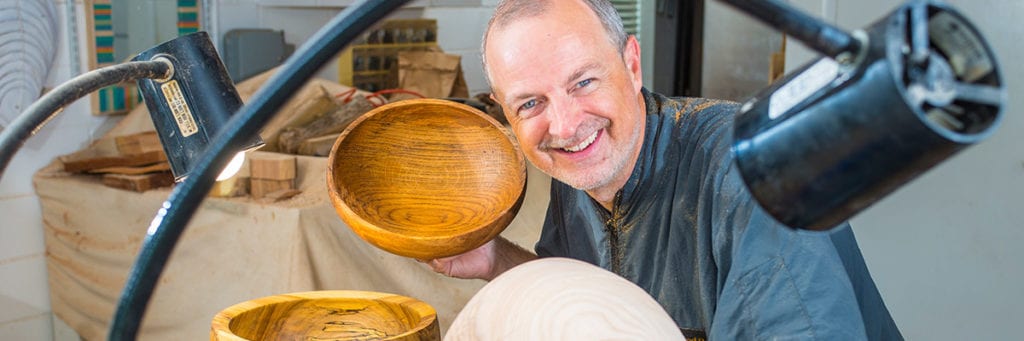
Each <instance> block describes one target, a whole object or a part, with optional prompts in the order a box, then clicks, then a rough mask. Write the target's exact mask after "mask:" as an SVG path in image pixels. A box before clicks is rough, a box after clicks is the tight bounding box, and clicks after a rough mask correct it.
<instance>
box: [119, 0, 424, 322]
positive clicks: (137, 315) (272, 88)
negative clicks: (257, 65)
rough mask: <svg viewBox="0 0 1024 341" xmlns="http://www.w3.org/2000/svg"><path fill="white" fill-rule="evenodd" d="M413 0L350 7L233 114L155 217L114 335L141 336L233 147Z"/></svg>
mask: <svg viewBox="0 0 1024 341" xmlns="http://www.w3.org/2000/svg"><path fill="white" fill-rule="evenodd" d="M408 1H409V0H363V1H360V2H359V3H357V4H354V5H352V6H349V7H347V8H346V9H345V10H344V11H342V12H341V13H339V14H338V15H337V16H335V17H334V19H332V20H331V21H330V22H328V23H327V25H325V26H324V27H323V28H322V29H320V31H318V32H317V33H316V34H314V35H313V37H311V38H310V39H309V41H308V42H306V43H305V44H303V45H302V47H301V48H300V49H299V50H298V51H296V53H295V54H294V55H292V57H290V58H288V60H287V61H285V63H284V65H283V66H281V69H280V71H279V72H278V73H277V74H275V75H274V76H273V77H271V78H270V79H269V80H268V81H267V84H265V85H264V86H263V87H261V88H260V90H259V91H257V92H256V93H255V94H254V95H253V96H252V100H251V101H250V103H249V104H247V105H245V106H243V107H242V109H240V110H239V112H238V113H236V114H235V115H233V116H232V118H231V120H230V121H228V122H227V124H226V125H225V126H224V128H223V129H224V130H223V131H222V132H221V133H220V134H219V135H218V136H217V137H216V138H214V139H213V141H212V142H211V143H210V145H209V146H208V147H207V151H206V152H205V153H204V154H203V156H202V157H201V158H200V159H199V161H198V162H197V164H196V167H195V168H194V169H193V172H194V173H193V174H194V176H189V177H188V178H187V179H186V180H185V181H184V182H182V183H181V184H179V185H178V186H176V187H175V188H174V191H173V192H171V195H170V197H168V199H167V201H165V202H164V203H163V206H162V207H161V208H160V210H159V212H158V213H157V215H156V217H154V218H153V221H152V223H151V224H150V226H149V230H148V232H147V235H146V238H145V240H143V243H142V249H141V250H139V255H138V258H136V260H135V264H134V265H133V266H132V270H131V272H130V273H129V275H128V280H127V282H126V283H125V286H124V290H123V291H122V293H121V299H120V301H119V302H118V305H117V311H116V312H115V313H114V320H113V323H112V324H111V327H110V334H109V337H108V339H110V340H133V339H135V337H136V334H137V333H138V329H139V325H140V323H141V321H142V317H143V314H144V313H145V310H146V305H147V304H148V303H149V298H150V296H151V295H152V294H153V289H154V287H155V286H156V283H157V280H158V279H159V277H160V273H161V272H162V271H163V268H164V265H165V264H166V263H167V259H168V257H169V256H170V254H171V251H172V250H173V249H174V245H175V243H177V241H178V238H179V237H180V236H181V233H182V232H184V229H185V225H186V224H187V223H188V221H189V220H190V219H191V217H192V215H193V214H194V213H195V211H196V209H197V208H198V207H199V204H200V203H202V201H203V199H205V197H206V193H208V192H209V191H210V188H211V187H213V182H214V177H216V176H217V173H218V172H219V170H220V169H222V168H223V167H224V166H225V165H226V164H227V163H228V160H229V159H230V158H231V157H232V156H233V155H232V154H233V153H231V152H228V150H229V149H230V147H231V146H237V145H240V144H242V143H244V142H245V141H246V140H249V139H250V138H252V136H254V135H256V134H258V132H259V130H260V129H261V128H262V127H263V126H264V125H265V124H266V123H267V121H269V120H270V118H271V117H273V114H274V113H276V112H277V110H278V109H280V107H281V106H282V105H284V103H285V102H287V101H288V99H290V98H291V97H292V95H293V94H294V92H295V90H296V89H299V88H300V87H301V86H302V85H303V84H305V83H306V81H307V80H309V78H311V77H312V76H313V74H314V73H315V72H316V71H317V70H318V69H320V67H322V66H323V65H325V64H326V63H327V62H328V61H330V60H332V58H333V56H334V55H335V54H336V53H337V52H338V51H340V50H341V49H342V48H343V47H345V46H346V45H348V43H350V42H351V41H353V40H355V38H356V37H357V36H358V35H359V34H361V33H362V32H363V31H365V30H366V29H368V28H369V27H370V26H371V25H373V24H374V23H376V22H377V21H379V20H380V19H382V18H384V16H386V15H387V14H388V13H391V12H392V11H393V10H395V9H397V8H399V7H401V6H402V5H404V4H405V3H407V2H408Z"/></svg>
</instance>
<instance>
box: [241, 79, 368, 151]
mask: <svg viewBox="0 0 1024 341" xmlns="http://www.w3.org/2000/svg"><path fill="white" fill-rule="evenodd" d="M339 93H340V92H339ZM335 94H336V93H334V92H333V91H332V90H328V89H327V88H326V87H325V86H323V85H313V86H306V87H304V88H302V89H301V90H299V92H298V93H296V94H295V95H294V96H293V100H292V101H290V102H288V103H287V104H286V105H285V107H284V108H282V109H281V110H280V111H278V113H279V114H278V115H276V117H274V119H272V120H271V121H270V122H268V123H267V125H266V126H265V127H264V128H263V130H262V132H261V133H260V136H261V137H263V141H264V142H265V143H266V145H265V146H264V147H263V148H262V150H264V151H271V152H276V151H280V150H281V149H280V145H279V135H280V133H281V132H282V131H283V129H286V128H289V127H297V126H303V125H306V124H309V122H312V121H314V120H316V119H317V118H320V117H322V116H325V115H329V114H330V113H331V112H334V111H336V110H338V108H340V107H341V104H340V103H339V102H338V100H336V99H335V97H334V95H335ZM358 97H362V96H358Z"/></svg>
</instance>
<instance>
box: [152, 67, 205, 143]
mask: <svg viewBox="0 0 1024 341" xmlns="http://www.w3.org/2000/svg"><path fill="white" fill-rule="evenodd" d="M160 90H162V91H163V92H164V100H166V101H167V106H168V107H170V108H171V113H172V114H174V122H176V123H178V129H179V130H181V136H182V137H188V136H190V135H192V134H195V133H196V132H198V131H199V126H198V125H196V120H195V118H193V117H192V110H190V109H189V108H188V103H187V102H185V95H184V94H182V93H181V87H179V86H178V81H177V80H173V79H172V80H171V81H170V82H167V83H164V84H161V85H160Z"/></svg>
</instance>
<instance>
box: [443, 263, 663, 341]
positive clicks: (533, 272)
mask: <svg viewBox="0 0 1024 341" xmlns="http://www.w3.org/2000/svg"><path fill="white" fill-rule="evenodd" d="M445 340H446V341H467V340H532V341H545V340H559V341H561V340H683V335H682V333H681V332H680V331H679V327H677V326H676V324H675V322H674V321H673V320H672V317H670V316H669V315H668V313H667V312H665V310H664V308H662V307H661V305H659V304H658V302H657V301H655V300H654V298H653V297H651V296H650V295H648V294H647V292H646V291H644V290H643V289H641V288H640V287H638V286H636V285H635V284H633V283H631V282H629V281H627V280H626V279H624V278H622V277H619V276H618V275H615V274H613V273H611V272H609V271H607V270H604V269H602V268H599V267H596V266H594V265H591V264H589V263H584V262H581V261H578V260H573V259H568V258H542V259H539V260H535V261H530V262H527V263H524V264H522V265H519V266H517V267H515V268H512V269H511V270H509V271H506V272H505V273H503V274H502V275H501V276H498V277H497V278H495V279H494V280H492V281H491V282H490V283H488V284H487V285H485V286H484V287H483V288H482V289H480V291H478V292H477V293H476V295H474V296H473V298H472V299H470V300H469V302H468V303H466V306H465V307H464V308H463V309H462V311H461V312H459V315H458V316H456V317H455V320H454V321H452V325H451V326H450V327H449V328H448V332H447V334H446V335H445Z"/></svg>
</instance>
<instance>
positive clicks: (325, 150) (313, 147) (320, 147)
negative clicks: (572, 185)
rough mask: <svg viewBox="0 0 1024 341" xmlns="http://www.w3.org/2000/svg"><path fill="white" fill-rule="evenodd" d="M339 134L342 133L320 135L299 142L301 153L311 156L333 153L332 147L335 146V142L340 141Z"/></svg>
mask: <svg viewBox="0 0 1024 341" xmlns="http://www.w3.org/2000/svg"><path fill="white" fill-rule="evenodd" d="M338 135H341V134H330V135H324V136H320V137H314V138H311V139H307V140H305V141H302V143H300V144H299V150H298V153H299V155H309V156H327V155H330V154H331V148H333V147H334V142H336V141H338Z"/></svg>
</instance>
